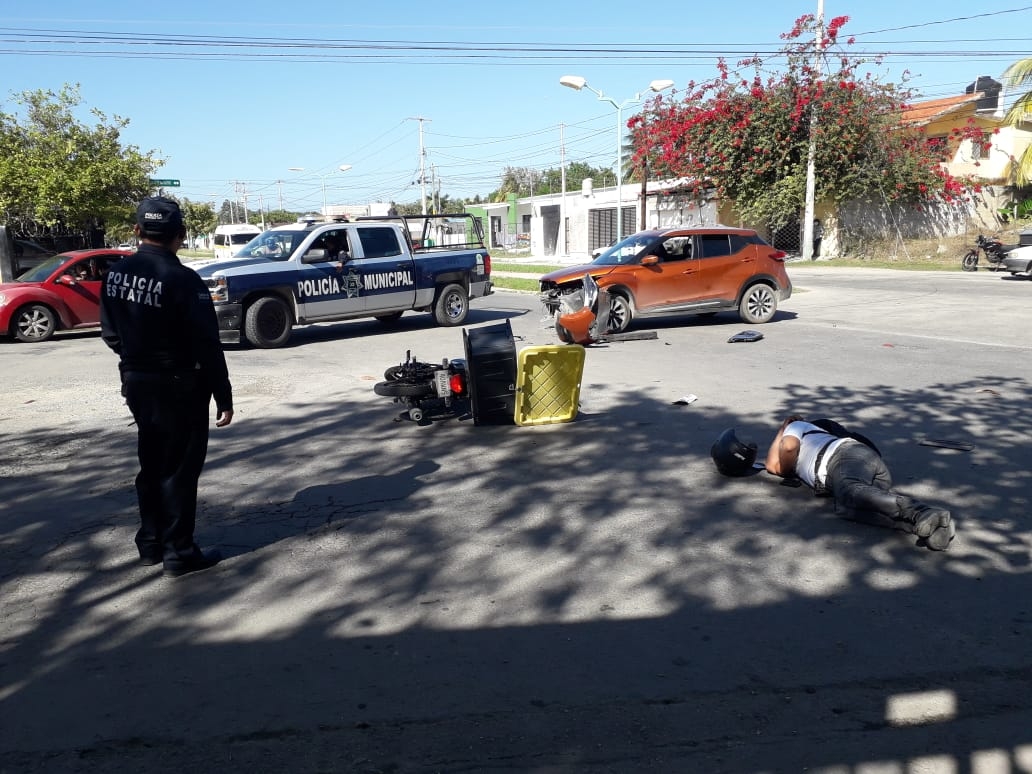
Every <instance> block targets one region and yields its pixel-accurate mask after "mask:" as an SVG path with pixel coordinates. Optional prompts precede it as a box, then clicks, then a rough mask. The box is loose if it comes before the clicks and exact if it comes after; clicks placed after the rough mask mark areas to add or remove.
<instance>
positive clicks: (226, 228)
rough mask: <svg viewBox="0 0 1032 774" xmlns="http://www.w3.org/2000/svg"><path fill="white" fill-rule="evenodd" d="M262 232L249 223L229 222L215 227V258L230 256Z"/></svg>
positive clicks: (217, 259)
mask: <svg viewBox="0 0 1032 774" xmlns="http://www.w3.org/2000/svg"><path fill="white" fill-rule="evenodd" d="M260 233H262V230H261V229H260V228H258V227H257V226H252V225H251V224H249V223H230V224H226V225H222V226H217V227H216V228H215V260H216V261H221V260H222V259H223V258H232V257H233V256H234V255H236V254H237V253H238V252H239V251H240V248H241V247H243V246H244V245H246V244H247V243H248V242H250V241H251V240H252V239H254V238H255V237H256V236H258V235H259V234H260Z"/></svg>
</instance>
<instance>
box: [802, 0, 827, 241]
mask: <svg viewBox="0 0 1032 774" xmlns="http://www.w3.org/2000/svg"><path fill="white" fill-rule="evenodd" d="M823 54H824V0H817V46H816V51H815V61H814V68H813V70H814V72H815V73H816V74H817V75H820V73H821V71H822V70H823V67H822V64H821V59H822V57H823ZM816 131H817V101H816V100H810V145H809V148H808V152H807V154H806V204H805V205H804V207H803V260H804V261H812V260H813V259H814V257H813V216H814V209H815V206H814V205H815V202H814V200H815V198H816V189H817V141H816V139H815V134H816Z"/></svg>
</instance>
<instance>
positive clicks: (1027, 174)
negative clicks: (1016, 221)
mask: <svg viewBox="0 0 1032 774" xmlns="http://www.w3.org/2000/svg"><path fill="white" fill-rule="evenodd" d="M1002 80H1003V83H1004V85H1005V86H1006V87H1007V88H1008V89H1012V88H1025V89H1026V91H1025V92H1024V93H1023V94H1022V95H1021V96H1019V97H1018V98H1017V99H1016V100H1014V104H1012V105H1011V106H1010V108H1009V109H1008V110H1007V115H1005V116H1004V118H1003V122H1004V123H1005V124H1007V125H1008V126H1014V125H1016V124H1020V123H1022V122H1023V121H1025V117H1026V116H1027V115H1029V114H1032V88H1030V87H1032V58H1026V59H1019V60H1018V61H1017V62H1015V63H1014V64H1012V65H1011V66H1010V67H1008V68H1007V69H1006V70H1005V71H1004V73H1003V76H1002ZM1014 176H1015V181H1016V182H1017V184H1018V185H1019V186H1023V185H1028V184H1029V183H1032V143H1030V144H1029V145H1028V146H1026V147H1025V150H1024V151H1022V153H1021V157H1020V158H1019V159H1018V160H1017V164H1016V168H1015V175H1014Z"/></svg>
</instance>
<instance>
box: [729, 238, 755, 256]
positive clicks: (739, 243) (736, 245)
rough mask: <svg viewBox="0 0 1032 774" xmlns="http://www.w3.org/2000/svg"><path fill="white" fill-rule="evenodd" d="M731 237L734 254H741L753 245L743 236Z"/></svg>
mask: <svg viewBox="0 0 1032 774" xmlns="http://www.w3.org/2000/svg"><path fill="white" fill-rule="evenodd" d="M730 236H731V252H732V253H740V252H741V251H742V250H744V249H745V248H746V247H748V246H749V245H750V244H752V242H751V241H750V240H748V239H746V238H745V237H744V236H742V235H741V234H731V235H730Z"/></svg>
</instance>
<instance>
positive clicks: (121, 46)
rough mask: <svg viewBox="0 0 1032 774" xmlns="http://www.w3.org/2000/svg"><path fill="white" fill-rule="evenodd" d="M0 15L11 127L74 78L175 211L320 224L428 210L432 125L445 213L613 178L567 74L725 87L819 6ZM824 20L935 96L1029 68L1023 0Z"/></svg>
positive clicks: (621, 93) (478, 6) (530, 3)
mask: <svg viewBox="0 0 1032 774" xmlns="http://www.w3.org/2000/svg"><path fill="white" fill-rule="evenodd" d="M2 5H3V6H6V8H5V9H4V12H3V15H2V17H0V40H2V44H0V67H2V69H3V72H4V74H5V78H4V79H3V85H4V86H5V89H4V91H3V93H2V94H0V99H2V100H3V109H4V110H7V111H14V110H16V106H15V105H14V104H13V103H12V102H11V101H10V95H11V94H12V93H15V92H20V91H23V90H26V89H52V90H55V91H56V90H58V89H60V88H61V86H62V85H63V84H66V83H78V84H80V91H81V95H82V97H83V100H84V103H85V106H88V107H96V108H98V109H100V110H102V111H104V112H105V113H107V114H108V115H120V116H124V117H126V118H129V119H130V120H131V123H130V125H129V127H128V129H127V130H126V131H125V133H124V135H123V139H124V141H125V142H126V143H128V144H133V145H136V146H138V147H140V148H141V149H143V150H150V149H156V150H158V151H159V155H160V156H161V157H163V158H166V159H167V163H166V164H165V166H164V167H163V168H162V169H160V170H158V171H157V172H156V173H155V177H162V178H165V177H167V178H177V179H179V180H181V181H182V187H181V188H179V189H178V190H177V191H175V193H176V194H177V195H178V196H182V197H186V198H190V199H193V200H201V201H205V200H207V201H212V200H214V201H216V203H219V204H221V202H222V201H223V200H224V199H229V198H236V197H237V194H238V192H240V191H243V190H246V192H247V196H248V206H249V207H250V208H252V209H253V208H255V207H256V206H257V203H258V202H259V201H261V202H262V203H263V204H264V205H265V206H266V207H278V206H279V205H280V203H281V202H282V204H283V206H285V207H286V208H287V209H292V210H302V209H309V208H313V209H317V208H318V207H319V206H320V204H321V203H322V194H323V187H324V186H325V190H326V197H327V200H328V202H329V203H331V204H365V203H368V202H370V201H378V200H379V201H384V200H394V201H399V202H412V201H417V200H418V199H419V197H420V187H419V185H418V182H417V181H418V178H419V167H420V143H419V127H420V123H422V126H423V135H424V137H423V142H424V147H425V150H426V153H425V156H424V159H425V164H426V169H427V175H428V177H429V176H430V175H435V176H436V178H437V179H438V180H439V181H440V186H441V190H442V191H443V192H445V193H448V194H450V195H452V196H460V197H461V196H472V195H474V194H478V193H479V194H487V193H489V192H490V191H492V190H493V189H495V188H497V186H498V183H499V180H500V176H501V172H502V170H503V169H504V167H506V166H519V167H522V166H527V167H533V168H536V169H547V168H549V167H558V166H559V164H560V162H561V147H565V153H566V159H567V161H584V162H587V163H589V164H591V165H592V166H612V164H613V162H614V160H615V156H616V111H615V110H614V108H613V107H612V106H611V105H609V104H608V103H605V102H601V101H599V100H598V99H596V98H595V96H594V95H592V94H590V93H589V92H588V91H586V90H584V91H581V92H576V91H573V90H571V89H567V88H563V87H561V86H560V85H559V78H560V76H562V75H566V74H574V75H580V76H583V77H585V78H586V79H587V81H588V83H589V84H590V85H591V86H592V87H594V88H596V89H600V90H601V91H603V92H604V93H605V94H606V95H608V96H611V97H612V98H613V99H615V100H616V101H617V102H623V101H625V100H628V99H629V98H631V97H632V96H633V95H635V94H636V93H637V92H640V91H641V90H643V89H645V88H646V87H647V86H648V84H649V83H650V82H651V81H652V80H654V79H672V80H673V81H674V82H675V88H683V87H684V86H685V84H687V82H688V81H690V80H693V79H694V80H697V81H701V80H706V79H708V78H711V77H713V76H714V75H715V74H716V68H715V63H716V59H717V56H718V55H719V54H720V53H724V54H725V56H726V57H727V59H728V60H729V61H731V62H734V61H736V60H737V59H739V58H741V57H743V56H746V55H749V54H751V53H753V52H759V53H768V52H774V51H777V50H778V49H779V48H780V47H781V45H782V44H783V41H782V40H781V39H780V38H779V35H780V34H781V33H783V32H786V31H788V30H789V29H790V28H791V27H792V24H793V22H794V21H795V19H796V18H797V17H798V16H800V15H802V14H804V13H816V10H817V0H810V1H809V2H769V0H767V1H765V2H760V1H758V0H739V2H736V3H734V4H731V3H706V4H704V3H689V2H685V1H684V0H650V2H648V3H646V4H645V5H643V6H636V5H635V4H633V3H631V4H629V3H626V2H615V1H614V0H594V1H593V2H583V1H581V0H552V2H541V0H522V1H521V2H509V3H499V2H477V3H473V2H465V0H453V1H452V2H449V3H426V2H411V1H410V0H394V2H390V3H374V2H355V1H354V0H334V2H323V0H308V2H305V3H304V4H302V5H301V6H292V5H290V4H288V3H282V2H277V3H269V2H265V0H251V2H232V3H226V2H222V3H212V2H199V1H198V0H180V2H177V3H152V4H147V3H140V2H138V1H137V2H114V1H113V0H93V1H92V2H90V3H83V2H81V0H47V2H41V3H36V4H31V3H15V2H14V0H3V2H2ZM301 9H303V12H301ZM824 14H825V18H826V19H831V18H832V17H835V16H849V17H850V22H849V23H848V24H847V25H846V27H845V29H844V32H843V34H844V35H845V36H848V35H854V36H856V39H857V45H856V46H854V50H864V49H867V50H877V51H883V52H892V53H891V54H890V55H888V56H887V57H886V58H885V60H884V62H883V63H882V64H881V65H880V66H872V67H871V68H869V69H871V70H872V71H873V72H875V73H876V74H879V75H881V76H883V77H884V79H885V80H890V81H898V80H899V78H900V74H901V73H902V72H903V71H905V70H909V71H910V73H911V76H912V80H911V85H912V86H914V87H916V88H918V89H919V90H920V92H921V93H922V94H923V95H924V96H925V97H926V98H936V97H944V96H949V95H953V94H959V93H963V91H964V88H965V86H967V85H968V84H970V83H972V82H973V81H974V80H975V78H976V77H977V76H979V75H990V76H992V77H994V78H999V76H1000V74H1001V73H1002V72H1003V70H1004V69H1005V68H1006V66H1007V65H1008V64H1010V63H1011V62H1013V61H1014V60H1015V59H1018V58H1021V57H1024V56H1032V38H1030V36H1029V33H1028V32H1027V30H1029V29H1032V6H1023V5H1021V4H1020V2H1019V1H1018V0H1013V1H1012V2H983V3H981V4H977V3H971V2H970V0H964V1H963V2H962V1H961V0H939V2H936V3H905V2H899V0H893V1H891V2H890V1H889V0H855V1H854V2H848V3H847V2H838V1H837V0H826V2H825V3H824ZM585 47H591V48H594V49H599V48H606V47H610V48H612V47H619V48H621V49H630V51H624V52H622V53H618V54H617V53H601V52H598V51H595V52H591V53H586V52H583V51H578V49H583V48H585ZM656 49H664V50H666V51H670V50H671V49H675V50H678V53H677V54H676V55H670V54H658V53H653V52H654V51H655V50H656ZM681 49H683V51H681ZM989 52H997V53H989ZM632 112H633V107H631V106H628V107H626V108H625V109H624V117H625V118H626V117H629V116H630V115H631V113H632ZM417 117H422V118H425V119H426V120H425V121H423V122H419V121H417V120H414V119H415V118H417ZM82 119H83V120H85V121H90V120H91V119H90V116H89V115H88V114H87V113H86V112H85V111H84V112H83V115H82ZM560 127H562V129H561V128H560ZM342 164H350V165H351V169H350V170H348V171H347V172H340V171H338V167H339V166H340V165H342ZM291 167H300V168H303V170H304V171H291V169H290V168H291ZM598 182H599V181H596V184H598Z"/></svg>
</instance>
